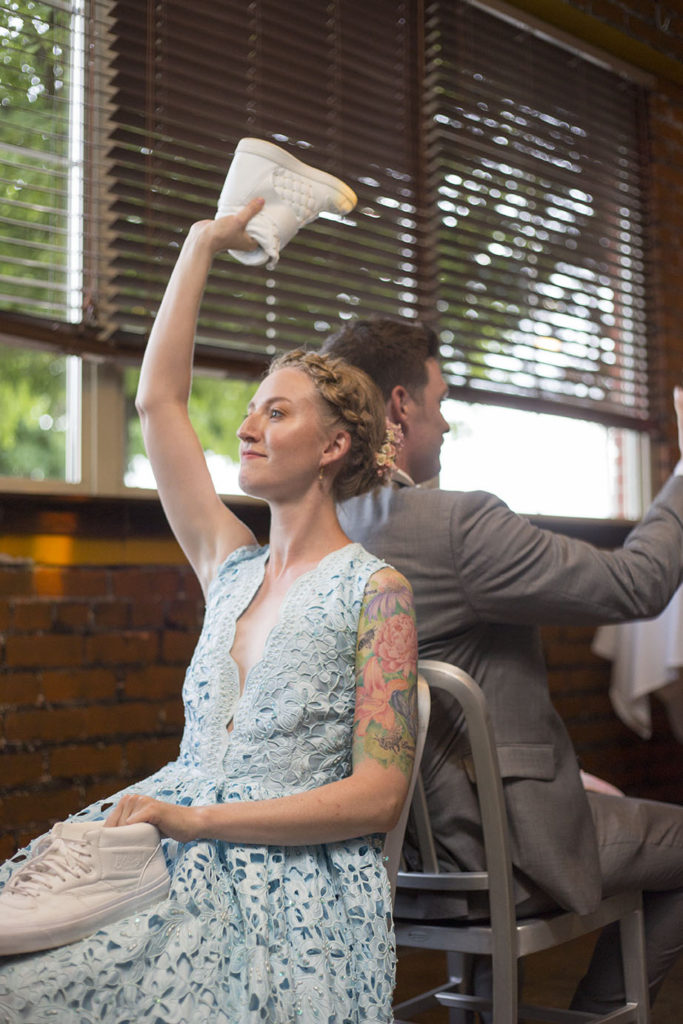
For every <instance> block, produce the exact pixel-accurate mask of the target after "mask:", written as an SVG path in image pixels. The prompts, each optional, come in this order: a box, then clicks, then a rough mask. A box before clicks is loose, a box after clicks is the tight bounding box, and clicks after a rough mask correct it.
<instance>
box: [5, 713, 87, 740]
mask: <svg viewBox="0 0 683 1024" xmlns="http://www.w3.org/2000/svg"><path fill="white" fill-rule="evenodd" d="M5 736H6V738H7V740H8V741H9V742H10V743H12V742H19V741H26V740H29V741H32V740H45V741H48V742H57V743H64V742H68V741H69V740H75V739H86V738H88V737H89V733H88V728H87V723H86V712H85V709H84V708H49V709H48V708H41V709H40V710H39V711H8V712H7V714H6V715H5Z"/></svg>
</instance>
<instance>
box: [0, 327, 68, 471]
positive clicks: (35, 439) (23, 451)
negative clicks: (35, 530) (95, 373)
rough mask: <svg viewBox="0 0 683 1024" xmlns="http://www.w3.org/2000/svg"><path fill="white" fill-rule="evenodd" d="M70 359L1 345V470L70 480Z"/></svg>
mask: <svg viewBox="0 0 683 1024" xmlns="http://www.w3.org/2000/svg"><path fill="white" fill-rule="evenodd" d="M67 362H68V360H67V357H66V356H60V355H53V354H52V353H49V352H31V351H27V350H25V349H19V348H12V347H10V346H9V345H0V409H1V410H2V416H0V474H2V475H3V476H17V477H27V478H28V479H30V480H66V479H67V474H66V460H67V456H66V453H67V434H68V430H67V427H68V424H67Z"/></svg>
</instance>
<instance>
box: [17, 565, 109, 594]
mask: <svg viewBox="0 0 683 1024" xmlns="http://www.w3.org/2000/svg"><path fill="white" fill-rule="evenodd" d="M35 589H36V593H38V594H40V595H42V596H44V597H103V596H106V595H108V594H109V592H110V590H109V577H108V574H107V572H106V571H105V570H103V569H90V568H78V567H71V566H69V567H67V568H61V567H59V568H57V567H50V566H37V567H36V569H35Z"/></svg>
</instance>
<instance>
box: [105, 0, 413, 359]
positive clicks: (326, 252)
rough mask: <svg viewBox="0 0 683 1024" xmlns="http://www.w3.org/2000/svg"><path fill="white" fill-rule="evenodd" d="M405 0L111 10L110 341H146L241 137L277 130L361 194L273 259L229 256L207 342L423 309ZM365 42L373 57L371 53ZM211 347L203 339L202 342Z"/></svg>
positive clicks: (216, 289)
mask: <svg viewBox="0 0 683 1024" xmlns="http://www.w3.org/2000/svg"><path fill="white" fill-rule="evenodd" d="M406 7H407V5H406V4H404V3H395V2H393V0H382V2H379V3H376V4H373V5H372V6H370V7H368V6H367V5H364V4H361V3H360V2H357V0H344V2H343V3H333V4H319V3H318V2H317V0H302V2H300V3H298V4H296V5H293V6H292V5H282V4H281V3H279V2H276V0H252V2H251V3H249V4H246V3H244V2H243V0H223V2H222V3H220V4H216V3H215V2H213V0H194V2H193V3H192V4H187V3H186V2H185V0H165V2H164V3H163V4H145V3H140V2H139V0H117V2H115V3H114V4H113V9H112V27H113V31H112V39H113V43H112V49H113V69H114V77H113V94H112V99H113V108H112V121H113V123H114V125H115V127H114V129H113V132H112V137H111V146H110V150H109V154H108V157H109V161H110V172H109V173H110V181H111V196H112V202H111V207H110V214H111V222H110V235H109V239H110V251H112V252H113V254H114V258H113V263H112V272H111V273H110V277H109V281H108V308H110V309H111V311H112V320H111V325H112V328H113V335H112V336H113V339H114V340H115V341H119V342H124V341H126V342H128V343H129V342H130V341H131V339H133V340H135V339H139V341H140V343H142V341H143V340H144V337H145V336H146V334H147V332H148V330H149V327H150V325H151V322H152V319H153V316H154V313H155V311H156V309H157V307H158V304H159V301H160V298H161V295H162V291H163V287H164V285H165V283H166V281H167V279H168V276H169V274H170V270H171V267H172V265H173V263H174V262H175V258H176V256H177V252H178V246H179V245H180V244H181V242H182V239H183V237H184V235H185V234H186V232H187V229H188V226H189V225H190V223H191V222H192V221H193V220H196V219H200V218H202V217H212V216H213V215H214V213H215V209H216V203H217V199H218V195H219V193H220V190H221V186H222V183H223V179H224V177H225V174H226V172H227V168H228V166H229V164H230V160H231V158H232V153H233V150H234V147H235V145H236V143H237V142H238V141H239V139H240V138H241V137H243V136H246V135H252V136H256V137H259V138H264V139H268V140H270V141H274V142H276V143H277V144H279V145H282V146H283V147H284V148H285V149H287V150H288V151H290V152H292V153H293V154H294V155H295V156H298V157H299V158H301V159H303V160H305V161H306V162H309V163H312V164H314V165H315V166H316V167H319V168H321V169H323V170H327V171H329V172H330V173H332V174H335V175H336V176H338V177H341V178H342V179H343V180H345V181H346V182H347V183H348V184H349V185H351V187H352V188H353V189H354V191H356V192H357V194H358V196H359V203H358V207H357V208H356V210H355V211H354V212H353V213H352V214H350V215H348V216H347V217H346V218H345V221H344V223H341V224H338V223H331V222H330V220H329V219H323V218H320V219H319V220H318V221H316V222H315V223H314V224H312V225H310V226H309V227H307V228H306V229H305V230H303V231H301V232H300V233H299V234H298V235H297V236H296V237H295V238H294V240H293V241H292V242H291V243H290V244H289V246H288V248H287V251H286V254H285V256H284V258H283V259H282V260H281V262H280V263H279V264H278V266H277V267H276V268H275V270H273V271H268V270H267V269H265V268H253V267H244V266H242V265H241V264H239V263H237V262H235V261H234V260H232V259H231V258H230V257H227V256H226V257H224V258H223V257H221V258H220V259H219V260H218V261H217V264H216V269H215V272H214V274H213V275H212V277H211V280H210V282H209V286H208V288H207V291H206V294H205V298H204V303H203V306H202V312H201V319H200V324H199V331H198V341H199V343H200V345H199V356H200V359H201V356H202V346H208V347H209V349H213V350H215V349H216V348H217V347H218V348H220V350H221V351H222V352H223V353H224V354H225V356H226V357H228V356H230V357H231V358H232V359H235V360H237V361H238V362H239V361H243V362H244V363H245V364H246V366H247V367H248V365H249V364H250V363H252V362H253V363H254V364H260V362H262V361H263V359H264V358H266V357H267V356H268V355H269V354H271V353H272V352H274V351H278V350H281V349H286V348H290V347H293V346H296V345H300V344H309V345H310V344H315V343H316V342H317V340H322V339H323V338H324V337H325V336H326V334H327V333H328V332H329V331H330V330H333V329H334V328H335V327H336V326H338V325H339V323H340V320H341V319H343V318H344V317H347V316H349V315H351V314H354V313H357V312H358V311H359V310H362V311H364V312H365V311H367V310H374V311H379V312H385V313H395V312H397V311H402V312H405V313H406V314H407V315H415V309H416V306H417V296H416V273H417V268H416V254H415V249H416V231H415V212H414V211H415V202H416V200H415V181H414V170H413V161H414V157H413V147H412V145H411V134H412V129H411V123H410V120H411V109H412V108H411V92H412V90H413V88H414V83H411V81H410V78H409V71H410V68H411V66H412V65H411V60H410V45H411V41H410V31H409V24H408V21H407V11H406ZM369 52H372V60H369V59H367V58H368V54H369ZM209 349H207V350H206V351H205V353H204V354H206V352H207V351H208V350H209Z"/></svg>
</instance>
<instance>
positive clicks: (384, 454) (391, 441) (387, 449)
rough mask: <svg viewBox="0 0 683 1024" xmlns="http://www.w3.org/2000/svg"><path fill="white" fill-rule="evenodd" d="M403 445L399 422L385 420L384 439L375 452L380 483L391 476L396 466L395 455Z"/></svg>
mask: <svg viewBox="0 0 683 1024" xmlns="http://www.w3.org/2000/svg"><path fill="white" fill-rule="evenodd" d="M402 447H403V431H402V430H401V427H400V424H398V423H392V422H391V420H387V429H386V433H385V435H384V441H383V443H382V445H381V447H380V449H379V451H378V452H376V454H375V464H376V466H377V476H378V477H379V478H380V480H381V481H382V483H385V482H386V481H387V480H388V479H389V477H390V476H391V473H392V470H394V469H395V468H396V456H397V455H398V453H399V452H400V450H401V448H402Z"/></svg>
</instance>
